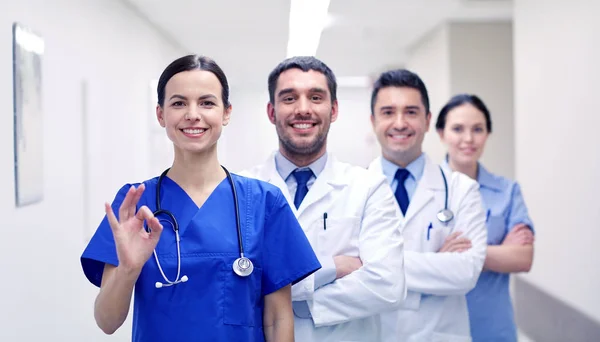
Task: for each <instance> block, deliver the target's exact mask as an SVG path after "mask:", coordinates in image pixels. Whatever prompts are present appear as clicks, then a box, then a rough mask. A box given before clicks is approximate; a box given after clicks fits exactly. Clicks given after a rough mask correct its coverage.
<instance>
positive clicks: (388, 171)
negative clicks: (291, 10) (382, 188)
mask: <svg viewBox="0 0 600 342" xmlns="http://www.w3.org/2000/svg"><path fill="white" fill-rule="evenodd" d="M381 167H382V169H383V174H384V175H385V176H386V177H387V179H388V181H389V182H390V183H391V182H392V180H394V177H395V176H396V171H398V169H399V168H400V167H399V166H398V165H396V164H394V163H392V162H391V161H389V160H387V159H385V158H384V157H381ZM405 169H406V170H408V172H410V176H411V177H413V178H414V180H415V181H416V182H418V181H420V180H421V177H423V170H424V169H425V154H424V153H421V155H420V156H419V157H418V158H417V159H415V160H413V161H412V162H411V163H410V164H408V165H407V166H406V168H405Z"/></svg>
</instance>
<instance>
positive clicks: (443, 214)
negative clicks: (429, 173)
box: [437, 166, 454, 223]
mask: <svg viewBox="0 0 600 342" xmlns="http://www.w3.org/2000/svg"><path fill="white" fill-rule="evenodd" d="M440 172H441V173H442V178H443V179H444V188H445V189H446V198H445V201H444V209H441V210H440V211H439V212H438V213H437V218H438V220H440V222H442V223H448V222H450V221H451V220H452V219H453V218H454V213H453V212H452V210H450V209H449V208H448V181H447V180H446V175H445V174H444V170H442V167H441V166H440Z"/></svg>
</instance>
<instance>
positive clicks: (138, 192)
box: [105, 183, 163, 272]
mask: <svg viewBox="0 0 600 342" xmlns="http://www.w3.org/2000/svg"><path fill="white" fill-rule="evenodd" d="M144 189H145V186H144V184H143V183H142V184H141V185H140V186H139V187H138V188H137V189H136V188H135V187H134V186H132V187H131V188H129V191H127V195H126V196H125V199H124V200H123V203H121V207H120V208H119V219H118V220H117V218H116V217H115V214H114V212H113V210H112V207H111V206H110V204H108V203H106V204H105V211H106V215H107V217H108V222H109V224H110V228H111V229H112V232H113V237H114V239H115V244H116V247H117V256H118V258H119V267H123V268H125V269H126V270H129V271H136V272H139V271H141V269H142V267H143V266H144V264H145V263H146V261H148V259H149V258H150V256H151V255H152V253H153V251H154V248H156V244H157V243H158V240H159V238H160V234H161V233H162V230H163V227H162V225H161V224H160V222H159V221H158V219H157V218H156V217H154V215H153V214H152V211H150V209H148V207H146V206H143V207H141V208H140V210H138V211H137V213H136V207H137V203H138V201H139V200H140V198H141V197H142V194H143V193H144ZM144 221H146V223H147V225H148V227H149V228H150V232H147V231H146V230H145V229H144Z"/></svg>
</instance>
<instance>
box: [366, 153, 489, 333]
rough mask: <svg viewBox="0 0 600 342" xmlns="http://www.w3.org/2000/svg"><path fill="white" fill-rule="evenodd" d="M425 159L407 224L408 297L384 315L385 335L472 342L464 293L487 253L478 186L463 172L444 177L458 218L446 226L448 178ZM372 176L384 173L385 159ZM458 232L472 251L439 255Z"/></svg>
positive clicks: (376, 162) (372, 167)
mask: <svg viewBox="0 0 600 342" xmlns="http://www.w3.org/2000/svg"><path fill="white" fill-rule="evenodd" d="M425 158H426V161H425V167H424V172H423V176H422V178H421V180H420V181H419V183H418V185H417V188H416V189H415V193H414V195H413V196H412V198H411V201H410V204H409V206H408V210H407V212H406V217H405V218H404V222H403V233H404V240H405V253H404V255H405V272H406V284H407V287H408V294H407V298H406V301H405V303H404V305H403V307H402V308H401V309H400V310H397V311H395V312H390V313H387V314H385V315H383V316H382V318H381V320H382V333H383V334H384V341H386V342H400V341H401V342H425V341H427V342H442V341H444V342H467V341H471V337H470V336H471V334H470V326H469V315H468V311H467V302H466V298H465V294H466V293H467V292H469V291H470V290H471V289H472V288H473V287H475V285H476V283H477V279H478V278H479V274H480V273H481V270H482V268H483V263H484V261H485V257H486V249H487V229H486V226H485V211H484V208H483V204H482V201H481V195H480V193H479V184H478V183H477V182H475V181H474V180H472V179H471V178H469V177H467V176H466V175H464V174H461V173H458V172H453V173H450V172H447V171H446V172H445V173H444V174H445V175H446V179H447V181H448V192H449V197H448V207H449V208H450V210H452V211H453V212H454V219H453V220H452V221H450V222H449V223H447V224H443V223H441V222H440V221H439V220H438V219H437V217H436V214H437V213H438V212H439V211H440V209H443V208H444V202H445V186H444V179H443V178H442V175H441V171H440V168H439V166H438V165H436V164H434V163H433V162H432V161H431V160H430V159H429V158H428V157H427V156H425ZM369 171H371V172H373V174H379V175H380V174H383V171H382V166H381V157H379V158H376V159H375V160H374V161H373V162H372V163H371V165H370V166H369ZM429 225H431V226H432V228H431V229H428V228H429ZM428 230H430V232H429V233H430V239H429V240H427V232H428ZM456 231H460V232H462V236H464V237H467V238H469V239H470V240H471V243H472V247H471V249H469V250H468V251H465V252H463V253H437V251H438V250H439V249H440V247H442V245H443V244H444V239H445V238H446V237H447V236H448V235H450V234H451V233H452V232H456Z"/></svg>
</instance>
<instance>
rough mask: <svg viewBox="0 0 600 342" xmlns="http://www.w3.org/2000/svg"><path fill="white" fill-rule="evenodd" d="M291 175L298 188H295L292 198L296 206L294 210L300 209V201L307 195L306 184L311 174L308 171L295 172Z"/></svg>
mask: <svg viewBox="0 0 600 342" xmlns="http://www.w3.org/2000/svg"><path fill="white" fill-rule="evenodd" d="M292 175H294V178H296V183H297V184H298V187H296V195H295V196H294V205H295V206H296V209H298V208H299V207H300V203H302V200H303V199H304V197H305V196H306V194H307V193H308V186H307V184H308V180H309V179H310V177H311V176H312V175H313V172H312V170H310V169H309V170H302V171H299V170H296V171H294V172H293V173H292Z"/></svg>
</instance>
